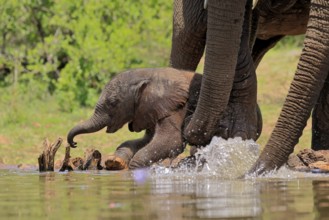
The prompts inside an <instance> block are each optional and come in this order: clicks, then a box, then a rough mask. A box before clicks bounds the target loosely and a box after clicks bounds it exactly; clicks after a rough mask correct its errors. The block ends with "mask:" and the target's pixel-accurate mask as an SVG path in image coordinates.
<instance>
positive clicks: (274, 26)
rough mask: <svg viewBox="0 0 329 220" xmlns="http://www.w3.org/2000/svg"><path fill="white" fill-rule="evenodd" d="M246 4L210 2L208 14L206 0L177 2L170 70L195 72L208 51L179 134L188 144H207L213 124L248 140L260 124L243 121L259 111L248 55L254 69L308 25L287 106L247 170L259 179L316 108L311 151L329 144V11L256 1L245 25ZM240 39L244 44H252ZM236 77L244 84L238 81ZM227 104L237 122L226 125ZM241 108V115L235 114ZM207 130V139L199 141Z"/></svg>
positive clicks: (240, 0)
mask: <svg viewBox="0 0 329 220" xmlns="http://www.w3.org/2000/svg"><path fill="white" fill-rule="evenodd" d="M250 2H251V1H248V0H236V1H231V0H230V1H224V0H223V1H216V0H209V1H208V8H207V10H203V9H202V7H203V0H199V1H184V0H175V6H174V33H173V39H172V40H173V43H172V53H171V65H172V66H173V67H176V68H181V69H188V70H192V71H193V70H195V68H196V66H197V64H198V63H199V60H200V58H201V56H202V54H203V52H204V48H205V45H207V50H206V57H205V68H204V79H203V82H202V86H201V92H200V100H199V102H198V106H197V108H196V111H195V114H193V117H192V120H191V121H190V123H189V124H188V125H187V127H186V129H185V131H184V133H185V136H186V137H187V139H188V140H189V141H190V142H191V143H194V144H201V145H202V144H205V143H208V142H209V140H210V139H211V137H212V136H213V133H214V132H215V130H216V129H214V128H215V127H216V124H218V122H219V123H220V124H223V127H224V130H226V131H227V130H228V131H229V132H230V133H231V134H233V136H245V137H249V136H252V135H253V134H252V130H254V129H251V128H252V127H255V124H257V120H256V121H255V120H252V121H250V120H248V118H249V119H250V118H252V117H249V116H250V115H254V112H255V110H254V109H255V108H256V105H255V104H254V103H255V101H256V99H255V97H254V96H255V95H256V94H255V92H253V91H254V89H252V88H254V85H255V84H256V80H255V77H253V74H254V73H253V70H252V68H246V67H247V66H249V64H250V62H252V61H250V58H249V57H250V56H249V54H250V53H251V54H252V57H253V62H254V64H253V65H254V66H255V67H257V65H258V64H259V62H260V60H261V59H262V57H263V55H264V54H265V53H266V51H268V50H269V49H270V48H271V47H273V46H274V45H275V44H276V43H277V42H278V41H279V40H280V39H281V38H282V37H283V36H285V35H296V34H301V33H303V32H305V30H306V24H307V32H306V39H305V48H304V50H303V54H302V56H301V58H300V62H299V64H298V68H297V72H296V77H295V79H294V81H293V83H292V86H291V89H290V91H289V95H288V97H287V101H286V102H285V105H284V107H283V110H282V113H281V115H280V118H279V120H278V123H277V125H276V128H275V130H274V131H273V133H272V136H271V138H270V140H269V142H268V144H267V145H266V147H265V149H264V151H263V153H262V155H261V156H260V158H259V160H258V161H257V163H256V164H255V166H254V167H253V169H252V170H251V172H254V171H256V170H257V173H258V174H260V173H263V172H266V171H268V170H271V169H274V168H277V167H280V166H281V165H282V164H283V163H284V162H285V161H286V160H287V158H288V155H289V154H290V153H291V152H292V151H293V148H294V146H295V145H296V143H297V142H298V139H299V137H300V136H301V134H302V130H303V128H304V126H305V124H306V121H307V118H308V117H309V115H310V112H311V110H312V108H313V107H315V110H314V111H313V119H314V120H313V141H312V146H313V148H314V149H319V148H322V147H323V146H327V145H328V144H327V143H329V137H328V135H327V133H328V132H327V131H328V128H329V126H328V121H329V120H328V117H329V116H328V114H327V113H325V112H327V111H326V109H327V108H328V101H327V100H328V99H327V97H328V94H327V92H326V91H328V89H326V88H327V83H326V84H324V81H325V80H326V77H327V72H328V70H327V63H326V62H325V60H326V58H327V57H328V54H327V50H328V48H327V46H324V45H329V44H328V42H327V41H328V39H329V38H328V36H327V35H328V33H327V32H328V31H327V30H326V29H324V27H328V25H327V22H328V20H329V19H328V13H327V12H328V11H329V10H328V6H327V4H328V2H327V1H324V0H311V1H307V0H305V1H304V0H260V1H259V3H258V5H257V6H256V8H255V10H253V11H252V18H251V19H250V17H249V14H250V11H251V9H250ZM242 6H243V7H242ZM308 18H310V19H308ZM278 21H279V22H278ZM248 27H251V29H248ZM316 30H319V31H316ZM245 39H249V44H247V43H246V40H245ZM248 47H249V48H251V49H252V50H251V49H250V50H248ZM251 51H252V52H251ZM224 57H226V59H223V58H224ZM239 77H241V80H236V78H239ZM244 81H245V82H246V83H245V82H244ZM308 82H310V83H308ZM236 83H238V84H240V85H241V86H240V87H238V88H240V89H241V91H243V92H239V93H238V94H242V95H241V96H242V97H241V96H240V98H239V99H235V100H236V101H232V100H234V98H233V99H232V94H234V93H235V91H236V88H235V87H234V86H235V84H236ZM246 85H249V86H246ZM250 85H251V86H250ZM323 85H325V86H323ZM319 94H320V96H319ZM246 100H248V101H249V103H248V104H246ZM317 100H318V104H316V102H317ZM250 103H251V104H250ZM243 104H246V105H243ZM230 105H231V106H234V107H236V108H233V109H234V110H233V111H231V112H229V114H230V115H231V118H234V119H235V120H236V121H237V123H234V125H233V126H232V124H230V126H231V127H226V125H225V122H224V123H223V122H222V121H225V119H224V120H223V118H222V117H223V115H224V114H225V113H224V111H223V109H225V106H230ZM239 105H240V106H239ZM241 109H244V110H245V111H244V112H243V111H242V112H239V110H241ZM224 118H225V117H224ZM245 119H247V120H245ZM225 127H226V129H225ZM239 130H240V131H242V132H238V131H239ZM205 132H206V133H207V134H208V135H207V136H205V135H203V134H204V133H205ZM223 136H225V134H224V135H223ZM325 142H326V143H325Z"/></svg>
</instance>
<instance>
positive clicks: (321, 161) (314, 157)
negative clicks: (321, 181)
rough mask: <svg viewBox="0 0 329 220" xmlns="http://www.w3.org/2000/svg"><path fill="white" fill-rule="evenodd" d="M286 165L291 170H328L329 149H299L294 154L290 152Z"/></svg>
mask: <svg viewBox="0 0 329 220" xmlns="http://www.w3.org/2000/svg"><path fill="white" fill-rule="evenodd" d="M287 165H288V167H289V168H291V169H293V170H298V171H304V172H308V171H311V170H313V169H319V170H320V171H321V170H323V171H329V150H319V151H314V150H312V149H304V150H301V151H300V152H298V153H297V154H296V155H294V154H291V155H290V156H289V158H288V161H287Z"/></svg>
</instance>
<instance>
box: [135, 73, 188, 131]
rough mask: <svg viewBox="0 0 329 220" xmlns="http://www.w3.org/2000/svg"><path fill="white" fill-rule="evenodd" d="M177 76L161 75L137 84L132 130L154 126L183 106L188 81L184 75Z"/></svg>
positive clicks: (185, 100) (186, 96)
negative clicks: (172, 77)
mask: <svg viewBox="0 0 329 220" xmlns="http://www.w3.org/2000/svg"><path fill="white" fill-rule="evenodd" d="M177 78H178V77H177ZM177 78H176V79H172V80H171V79H170V78H169V77H165V76H163V77H160V78H156V79H152V80H150V81H148V82H147V83H140V84H139V89H137V90H136V95H135V97H136V99H135V114H134V119H133V121H132V122H131V123H130V129H131V130H132V131H136V132H139V131H141V130H144V129H147V128H151V127H154V126H155V124H156V123H157V121H159V120H160V119H162V118H165V117H168V116H170V115H172V114H174V113H175V112H176V111H177V110H178V109H180V108H182V107H184V106H185V104H186V102H187V99H188V90H189V83H188V82H187V80H186V79H185V78H184V77H179V78H178V79H177Z"/></svg>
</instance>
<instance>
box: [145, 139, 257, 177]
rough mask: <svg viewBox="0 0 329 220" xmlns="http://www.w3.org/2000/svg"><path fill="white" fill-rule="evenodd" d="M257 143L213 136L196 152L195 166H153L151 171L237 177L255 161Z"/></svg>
mask: <svg viewBox="0 0 329 220" xmlns="http://www.w3.org/2000/svg"><path fill="white" fill-rule="evenodd" d="M259 149H260V148H259V145H258V144H257V143H256V142H254V141H253V140H242V139H241V138H234V139H232V138H230V139H228V140H225V139H223V138H220V137H213V139H212V141H211V142H210V144H209V145H207V146H206V147H203V148H200V149H198V151H197V152H196V154H195V156H196V166H195V167H194V168H191V166H189V165H182V166H180V167H179V168H167V167H161V166H153V167H152V168H151V173H153V174H155V175H157V174H159V175H171V174H184V175H185V176H186V175H188V176H189V175H195V174H198V175H216V176H217V177H220V178H229V179H233V178H237V177H239V176H242V175H243V174H244V173H245V172H247V171H248V170H249V169H250V168H251V166H252V165H253V164H254V163H255V162H256V160H257V158H258V155H259V151H260V150H259Z"/></svg>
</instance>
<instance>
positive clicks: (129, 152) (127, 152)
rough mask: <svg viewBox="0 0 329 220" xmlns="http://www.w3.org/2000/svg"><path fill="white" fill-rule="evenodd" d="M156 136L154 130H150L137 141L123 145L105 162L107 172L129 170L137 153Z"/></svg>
mask: <svg viewBox="0 0 329 220" xmlns="http://www.w3.org/2000/svg"><path fill="white" fill-rule="evenodd" d="M153 135H154V129H148V130H146V132H145V135H144V136H143V137H142V138H140V139H137V140H130V141H126V142H124V143H122V144H121V145H120V146H119V147H118V148H117V149H116V151H115V152H114V155H111V156H109V157H108V158H107V160H106V161H105V167H106V169H107V170H124V169H128V165H129V162H130V160H131V159H132V158H133V156H134V155H135V154H136V152H137V151H138V150H139V149H141V148H142V147H144V146H145V145H147V144H148V143H149V142H150V141H151V139H152V137H153Z"/></svg>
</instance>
